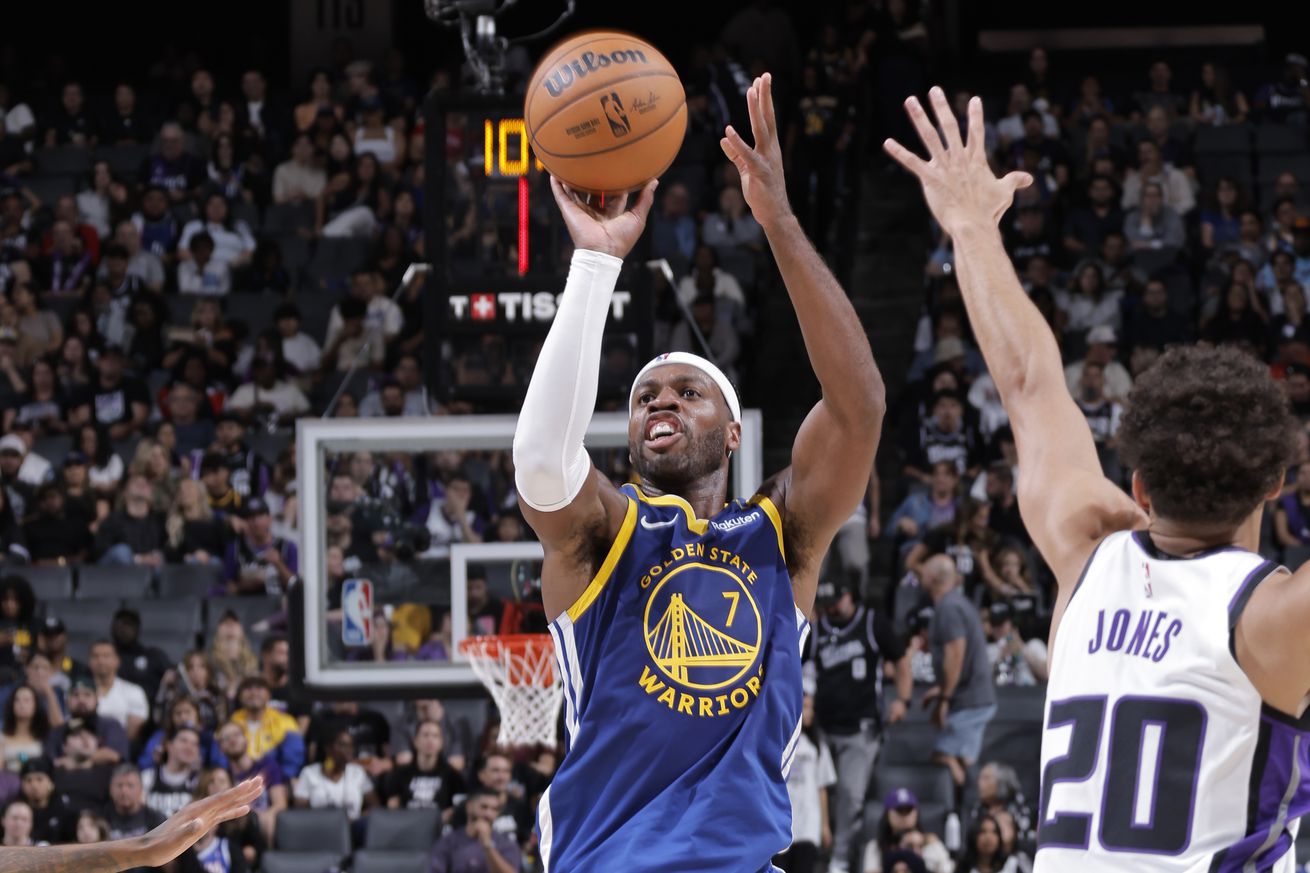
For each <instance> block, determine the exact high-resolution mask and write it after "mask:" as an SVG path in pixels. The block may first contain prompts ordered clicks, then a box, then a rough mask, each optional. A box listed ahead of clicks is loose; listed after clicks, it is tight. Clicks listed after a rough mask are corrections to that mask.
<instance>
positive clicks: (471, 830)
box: [429, 787, 521, 873]
mask: <svg viewBox="0 0 1310 873" xmlns="http://www.w3.org/2000/svg"><path fill="white" fill-rule="evenodd" d="M502 808H503V807H502V802H501V800H500V798H499V797H498V796H497V793H496V792H495V791H492V790H491V789H488V788H483V787H476V788H474V789H473V790H472V791H471V792H469V795H468V798H467V799H466V800H465V801H464V810H465V814H466V816H467V822H466V823H465V825H464V826H463V827H462V828H452V829H451V830H449V831H447V832H446V834H445V835H444V836H443V837H442V838H441V839H439V840H437V842H436V844H435V845H434V846H433V847H432V863H431V865H430V867H429V870H430V871H431V873H454V871H457V870H458V871H469V873H511V871H514V870H518V869H519V865H520V863H521V854H520V851H519V847H518V844H517V843H516V842H515V841H514V838H513V837H511V836H508V835H506V834H503V833H501V832H499V831H498V830H496V829H495V827H494V825H495V822H496V821H497V820H498V819H499V818H500V817H501V812H502Z"/></svg>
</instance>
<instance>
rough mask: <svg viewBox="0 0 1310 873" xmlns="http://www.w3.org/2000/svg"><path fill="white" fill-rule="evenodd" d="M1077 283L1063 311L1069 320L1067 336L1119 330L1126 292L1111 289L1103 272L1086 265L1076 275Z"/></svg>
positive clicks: (1076, 271)
mask: <svg viewBox="0 0 1310 873" xmlns="http://www.w3.org/2000/svg"><path fill="white" fill-rule="evenodd" d="M1074 275H1075V277H1076V278H1075V280H1074V283H1073V287H1072V288H1071V289H1070V294H1069V296H1068V298H1067V299H1066V301H1067V302H1065V304H1064V306H1063V308H1064V310H1065V313H1066V315H1067V317H1068V320H1067V321H1066V322H1065V326H1064V329H1065V333H1066V334H1074V335H1081V334H1084V333H1086V332H1087V331H1089V330H1092V329H1094V328H1098V327H1106V328H1110V329H1111V330H1116V331H1117V330H1118V329H1119V326H1120V319H1121V315H1120V312H1121V304H1122V300H1123V292H1122V291H1119V290H1116V289H1112V288H1107V287H1106V282H1105V277H1104V275H1103V274H1102V273H1101V270H1100V268H1098V267H1097V266H1096V264H1094V263H1092V262H1090V261H1084V262H1083V263H1082V264H1081V265H1079V267H1078V268H1077V269H1076V270H1075V271H1074Z"/></svg>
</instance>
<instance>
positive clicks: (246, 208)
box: [230, 198, 260, 233]
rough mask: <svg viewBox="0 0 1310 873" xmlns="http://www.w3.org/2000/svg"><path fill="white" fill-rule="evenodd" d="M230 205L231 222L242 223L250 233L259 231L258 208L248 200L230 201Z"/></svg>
mask: <svg viewBox="0 0 1310 873" xmlns="http://www.w3.org/2000/svg"><path fill="white" fill-rule="evenodd" d="M230 202H231V203H232V220H233V221H234V222H236V221H244V222H245V223H246V227H248V228H250V232H251V233H257V232H258V231H259V224H260V222H259V207H258V206H256V205H255V204H253V203H251V202H250V201H248V200H245V199H242V198H238V199H236V200H232V201H230Z"/></svg>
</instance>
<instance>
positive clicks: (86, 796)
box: [54, 718, 136, 810]
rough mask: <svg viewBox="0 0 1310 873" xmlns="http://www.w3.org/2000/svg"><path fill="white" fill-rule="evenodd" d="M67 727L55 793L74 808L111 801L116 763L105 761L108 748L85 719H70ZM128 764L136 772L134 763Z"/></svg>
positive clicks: (57, 772)
mask: <svg viewBox="0 0 1310 873" xmlns="http://www.w3.org/2000/svg"><path fill="white" fill-rule="evenodd" d="M66 727H67V730H66V731H65V732H64V735H63V736H62V737H61V738H60V742H59V750H60V755H59V757H58V758H56V759H55V775H54V781H55V792H56V793H57V794H59V795H60V796H61V797H63V798H65V800H66V802H67V803H68V805H69V807H70V808H72V809H78V810H81V809H86V808H87V807H93V808H96V809H99V808H101V807H102V806H104V805H105V803H106V802H108V800H109V794H110V779H111V776H112V774H113V772H114V765H113V764H110V763H105V762H104V757H105V755H104V752H105V750H104V749H102V748H101V747H100V740H99V738H98V737H97V736H96V732H95V730H94V729H93V728H92V727H91V725H90V724H88V723H87V722H86V721H85V720H83V719H80V718H74V719H71V720H70V721H69V722H68V724H67V726H66ZM126 766H127V767H129V768H131V771H132V772H133V773H135V772H136V768H135V767H132V765H130V764H128V765H126Z"/></svg>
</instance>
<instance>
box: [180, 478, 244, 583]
mask: <svg viewBox="0 0 1310 873" xmlns="http://www.w3.org/2000/svg"><path fill="white" fill-rule="evenodd" d="M164 533H165V536H166V541H165V545H164V555H165V557H166V558H167V559H168V560H169V561H173V562H181V563H188V564H214V563H217V562H218V561H220V560H221V558H222V556H223V555H224V554H225V553H226V552H227V544H228V538H229V529H228V526H227V525H226V524H224V523H223V522H222V521H220V520H219V519H217V518H215V517H214V511H213V510H212V509H211V508H210V506H209V501H208V500H206V499H205V487H204V485H202V484H201V483H200V482H199V481H197V480H195V479H183V480H182V481H181V482H179V483H178V486H177V494H176V495H175V496H174V498H173V506H172V508H171V509H170V510H169V513H168V516H167V517H166V518H165V519H164Z"/></svg>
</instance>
